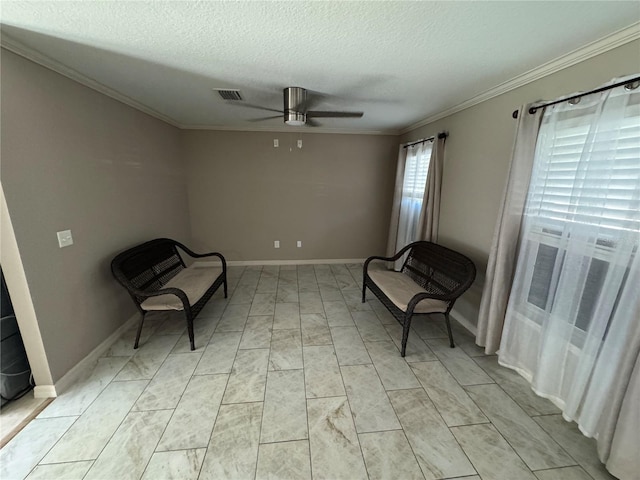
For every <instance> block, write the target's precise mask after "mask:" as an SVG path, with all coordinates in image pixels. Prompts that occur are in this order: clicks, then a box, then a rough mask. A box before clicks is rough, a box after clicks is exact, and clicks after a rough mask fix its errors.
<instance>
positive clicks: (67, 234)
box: [57, 230, 73, 248]
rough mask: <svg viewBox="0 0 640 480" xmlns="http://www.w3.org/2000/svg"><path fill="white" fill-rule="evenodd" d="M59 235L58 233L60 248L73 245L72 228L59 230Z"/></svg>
mask: <svg viewBox="0 0 640 480" xmlns="http://www.w3.org/2000/svg"><path fill="white" fill-rule="evenodd" d="M57 235H58V245H59V246H60V248H63V247H68V246H69V245H73V237H72V236H71V230H63V231H61V232H57Z"/></svg>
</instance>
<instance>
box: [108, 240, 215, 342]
mask: <svg viewBox="0 0 640 480" xmlns="http://www.w3.org/2000/svg"><path fill="white" fill-rule="evenodd" d="M178 248H180V250H182V251H183V252H185V253H186V254H187V255H189V256H190V257H192V258H204V257H218V258H219V259H220V262H221V266H220V267H217V266H190V267H187V266H186V264H185V263H184V261H183V259H182V257H181V256H180V254H179V253H178ZM111 272H112V273H113V276H114V277H115V278H116V280H118V282H120V284H121V285H122V286H123V287H124V288H126V289H127V291H128V292H129V295H130V296H131V298H132V299H133V301H134V303H135V304H136V307H137V308H138V310H139V311H140V313H141V315H142V317H141V318H140V325H139V326H138V332H137V334H136V342H135V344H134V347H133V348H138V343H139V341H140V333H141V332H142V325H143V323H144V316H145V314H146V313H148V312H150V311H171V310H177V311H184V314H185V317H186V320H187V330H188V332H189V342H190V344H191V350H195V343H194V338H193V320H194V318H196V316H197V315H198V313H200V311H201V310H202V308H203V307H204V306H205V304H206V303H207V301H208V300H209V299H210V298H211V297H212V296H213V294H214V293H215V292H216V290H217V289H218V287H219V286H220V285H224V298H227V262H226V261H225V258H224V257H223V256H222V255H221V254H220V253H217V252H212V253H204V254H199V253H194V252H193V251H191V250H189V249H188V248H187V247H185V246H184V245H183V244H181V243H179V242H176V241H175V240H170V239H168V238H158V239H156V240H151V241H149V242H146V243H143V244H141V245H138V246H136V247H133V248H130V249H129V250H126V251H124V252H122V253H120V254H119V255H117V256H116V257H115V258H114V259H113V261H112V262H111Z"/></svg>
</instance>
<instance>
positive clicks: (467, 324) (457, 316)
mask: <svg viewBox="0 0 640 480" xmlns="http://www.w3.org/2000/svg"><path fill="white" fill-rule="evenodd" d="M449 315H450V316H451V318H453V319H454V320H455V321H456V322H458V323H459V324H460V325H462V326H463V327H464V328H466V329H467V330H469V331H470V332H471V333H473V336H474V337H475V336H476V334H477V333H478V327H476V325H474V324H473V323H472V322H471V321H470V320H469V319H468V318H467V317H465V316H464V315H463V314H462V313H460V312H459V311H458V310H456V307H453V308H452V309H451V313H450V314H449Z"/></svg>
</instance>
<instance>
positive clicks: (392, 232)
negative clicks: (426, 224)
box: [387, 146, 407, 257]
mask: <svg viewBox="0 0 640 480" xmlns="http://www.w3.org/2000/svg"><path fill="white" fill-rule="evenodd" d="M406 161H407V149H406V148H404V147H402V146H400V151H399V152H398V167H397V168H396V185H395V189H394V191H393V205H392V207H391V223H390V225H389V237H388V239H387V257H392V256H393V254H394V253H396V252H397V251H398V246H397V245H396V240H397V238H398V224H399V222H400V204H401V203H402V184H403V182H404V165H405V163H406Z"/></svg>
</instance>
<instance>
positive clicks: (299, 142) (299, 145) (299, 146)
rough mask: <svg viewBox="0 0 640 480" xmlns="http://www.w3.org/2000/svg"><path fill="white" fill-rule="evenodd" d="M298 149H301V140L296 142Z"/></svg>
mask: <svg viewBox="0 0 640 480" xmlns="http://www.w3.org/2000/svg"><path fill="white" fill-rule="evenodd" d="M298 148H302V140H298Z"/></svg>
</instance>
